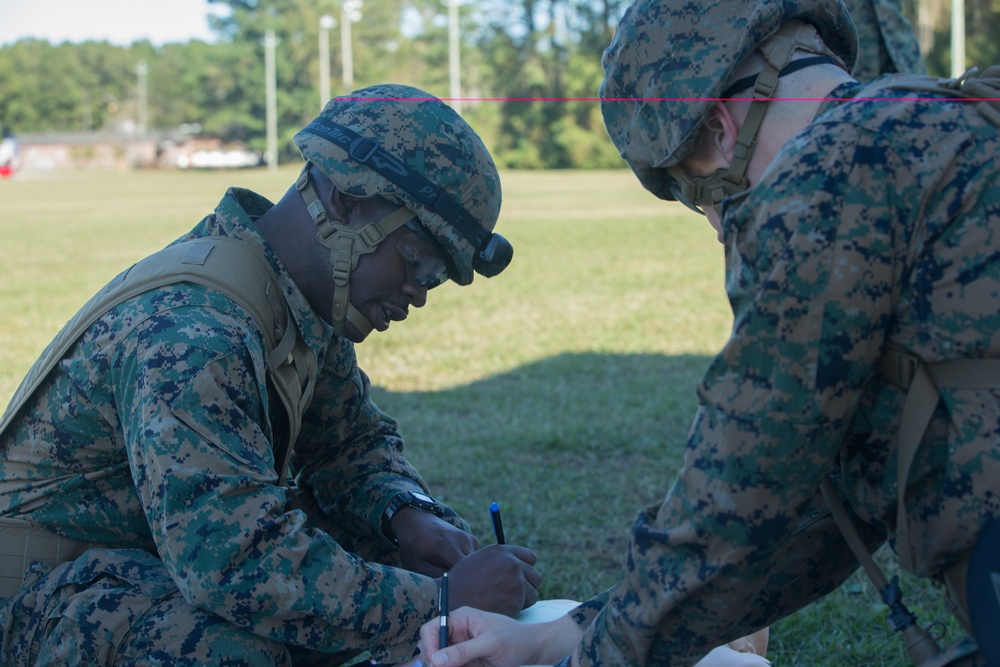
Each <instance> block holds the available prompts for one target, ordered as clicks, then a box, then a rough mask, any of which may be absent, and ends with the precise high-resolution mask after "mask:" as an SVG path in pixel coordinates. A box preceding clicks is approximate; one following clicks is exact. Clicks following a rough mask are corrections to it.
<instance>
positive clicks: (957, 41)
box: [951, 0, 965, 79]
mask: <svg viewBox="0 0 1000 667" xmlns="http://www.w3.org/2000/svg"><path fill="white" fill-rule="evenodd" d="M963 74H965V0H951V75H952V76H953V77H954V78H956V79H957V78H958V77H960V76H962V75H963Z"/></svg>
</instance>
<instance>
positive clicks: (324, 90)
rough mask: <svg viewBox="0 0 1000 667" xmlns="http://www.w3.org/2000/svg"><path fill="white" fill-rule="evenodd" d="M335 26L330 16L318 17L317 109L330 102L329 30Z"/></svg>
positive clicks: (321, 108)
mask: <svg viewBox="0 0 1000 667" xmlns="http://www.w3.org/2000/svg"><path fill="white" fill-rule="evenodd" d="M335 25H337V21H336V20H334V18H333V17H332V16H329V15H327V14H324V15H323V16H321V17H319V109H320V111H322V110H323V109H324V108H325V107H326V103H327V102H329V101H330V28H332V27H334V26H335Z"/></svg>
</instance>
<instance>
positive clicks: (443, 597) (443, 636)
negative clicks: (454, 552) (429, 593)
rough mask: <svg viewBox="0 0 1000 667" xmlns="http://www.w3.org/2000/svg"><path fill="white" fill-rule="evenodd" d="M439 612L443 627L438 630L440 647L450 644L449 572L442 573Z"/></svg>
mask: <svg viewBox="0 0 1000 667" xmlns="http://www.w3.org/2000/svg"><path fill="white" fill-rule="evenodd" d="M438 614H439V615H440V616H441V629H440V630H439V631H438V632H439V633H440V634H439V635H438V648H444V647H446V646H447V645H448V573H447V572H445V573H444V574H443V575H441V594H440V596H439V597H438Z"/></svg>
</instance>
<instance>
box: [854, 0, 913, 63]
mask: <svg viewBox="0 0 1000 667" xmlns="http://www.w3.org/2000/svg"><path fill="white" fill-rule="evenodd" d="M845 4H846V5H847V9H848V11H850V12H851V18H852V19H854V25H855V26H856V27H857V29H858V45H859V47H860V53H859V54H858V66H857V67H856V68H855V69H854V78H855V79H857V80H858V81H871V80H872V79H874V78H875V77H877V76H879V75H881V74H888V73H891V72H909V73H912V74H924V73H925V72H926V67H925V66H924V60H923V57H922V56H921V54H920V44H919V42H918V41H917V34H916V32H915V31H914V29H913V26H912V25H911V24H910V22H909V21H908V20H907V18H906V16H905V15H904V14H903V6H902V2H901V0H845Z"/></svg>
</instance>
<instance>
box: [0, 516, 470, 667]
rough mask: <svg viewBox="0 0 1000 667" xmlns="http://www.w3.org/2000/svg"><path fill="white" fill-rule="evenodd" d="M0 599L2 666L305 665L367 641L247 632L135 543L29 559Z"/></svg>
mask: <svg viewBox="0 0 1000 667" xmlns="http://www.w3.org/2000/svg"><path fill="white" fill-rule="evenodd" d="M449 518H450V519H451V520H453V521H455V522H456V523H459V524H460V523H462V522H461V519H459V518H458V517H456V516H451V517H449ZM334 536H335V537H336V538H337V539H338V541H339V542H340V544H341V545H342V546H344V548H346V549H348V550H350V551H353V552H355V553H358V554H359V555H362V556H363V557H365V558H366V559H367V560H369V561H377V562H381V563H385V564H388V565H399V563H398V557H397V553H398V552H397V551H396V550H395V549H392V548H391V547H389V546H388V543H387V542H386V543H383V542H381V541H376V540H372V539H364V540H359V539H358V538H357V536H354V540H353V543H352V540H351V539H350V538H349V537H345V536H343V535H334ZM0 603H2V606H0V656H2V660H0V662H2V664H3V665H4V667H41V666H43V665H45V666H47V665H52V666H59V667H65V666H66V665H101V666H110V665H114V666H116V667H117V666H126V665H127V666H129V667H133V666H135V667H138V666H140V665H141V666H144V667H145V666H158V665H163V666H182V667H183V666H188V665H190V666H195V665H199V666H202V665H220V666H224V665H247V666H256V665H261V666H264V665H266V666H269V667H270V666H281V667H290V666H294V667H303V666H304V667H312V666H314V665H317V666H318V665H330V666H333V665H341V664H343V663H344V662H347V661H350V660H351V659H352V658H355V657H356V656H357V655H358V654H359V653H362V652H363V651H364V650H365V648H364V647H360V648H359V650H358V651H354V652H352V653H346V654H336V655H330V654H321V653H318V652H316V651H310V650H306V649H302V648H297V647H293V646H288V645H285V644H282V643H280V642H276V641H272V640H269V639H267V638H264V637H260V636H257V635H254V634H253V633H251V632H249V631H247V630H245V629H242V628H239V627H237V626H235V625H233V624H232V623H230V622H228V621H226V620H225V619H223V618H221V617H219V616H216V615H214V614H211V613H208V612H206V611H204V610H202V609H199V608H197V607H195V606H193V605H191V604H189V603H188V602H186V601H185V600H184V598H183V596H182V595H181V593H180V591H179V590H178V588H177V586H176V584H175V583H174V582H173V579H172V578H171V577H170V574H169V572H168V571H167V569H166V567H165V566H164V565H163V563H162V562H161V561H160V559H159V558H158V557H156V556H155V555H153V554H151V553H149V552H147V551H144V550H140V549H91V550H89V551H87V552H85V553H84V554H83V555H82V556H80V557H79V558H77V559H76V560H74V561H70V562H66V563H61V564H59V565H57V566H55V567H51V566H48V565H45V564H43V563H36V564H35V565H33V566H32V567H31V569H30V570H29V572H28V573H27V574H26V575H25V578H24V580H23V582H22V585H21V588H20V590H19V591H18V593H17V595H15V596H14V597H12V598H9V599H7V600H0Z"/></svg>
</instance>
